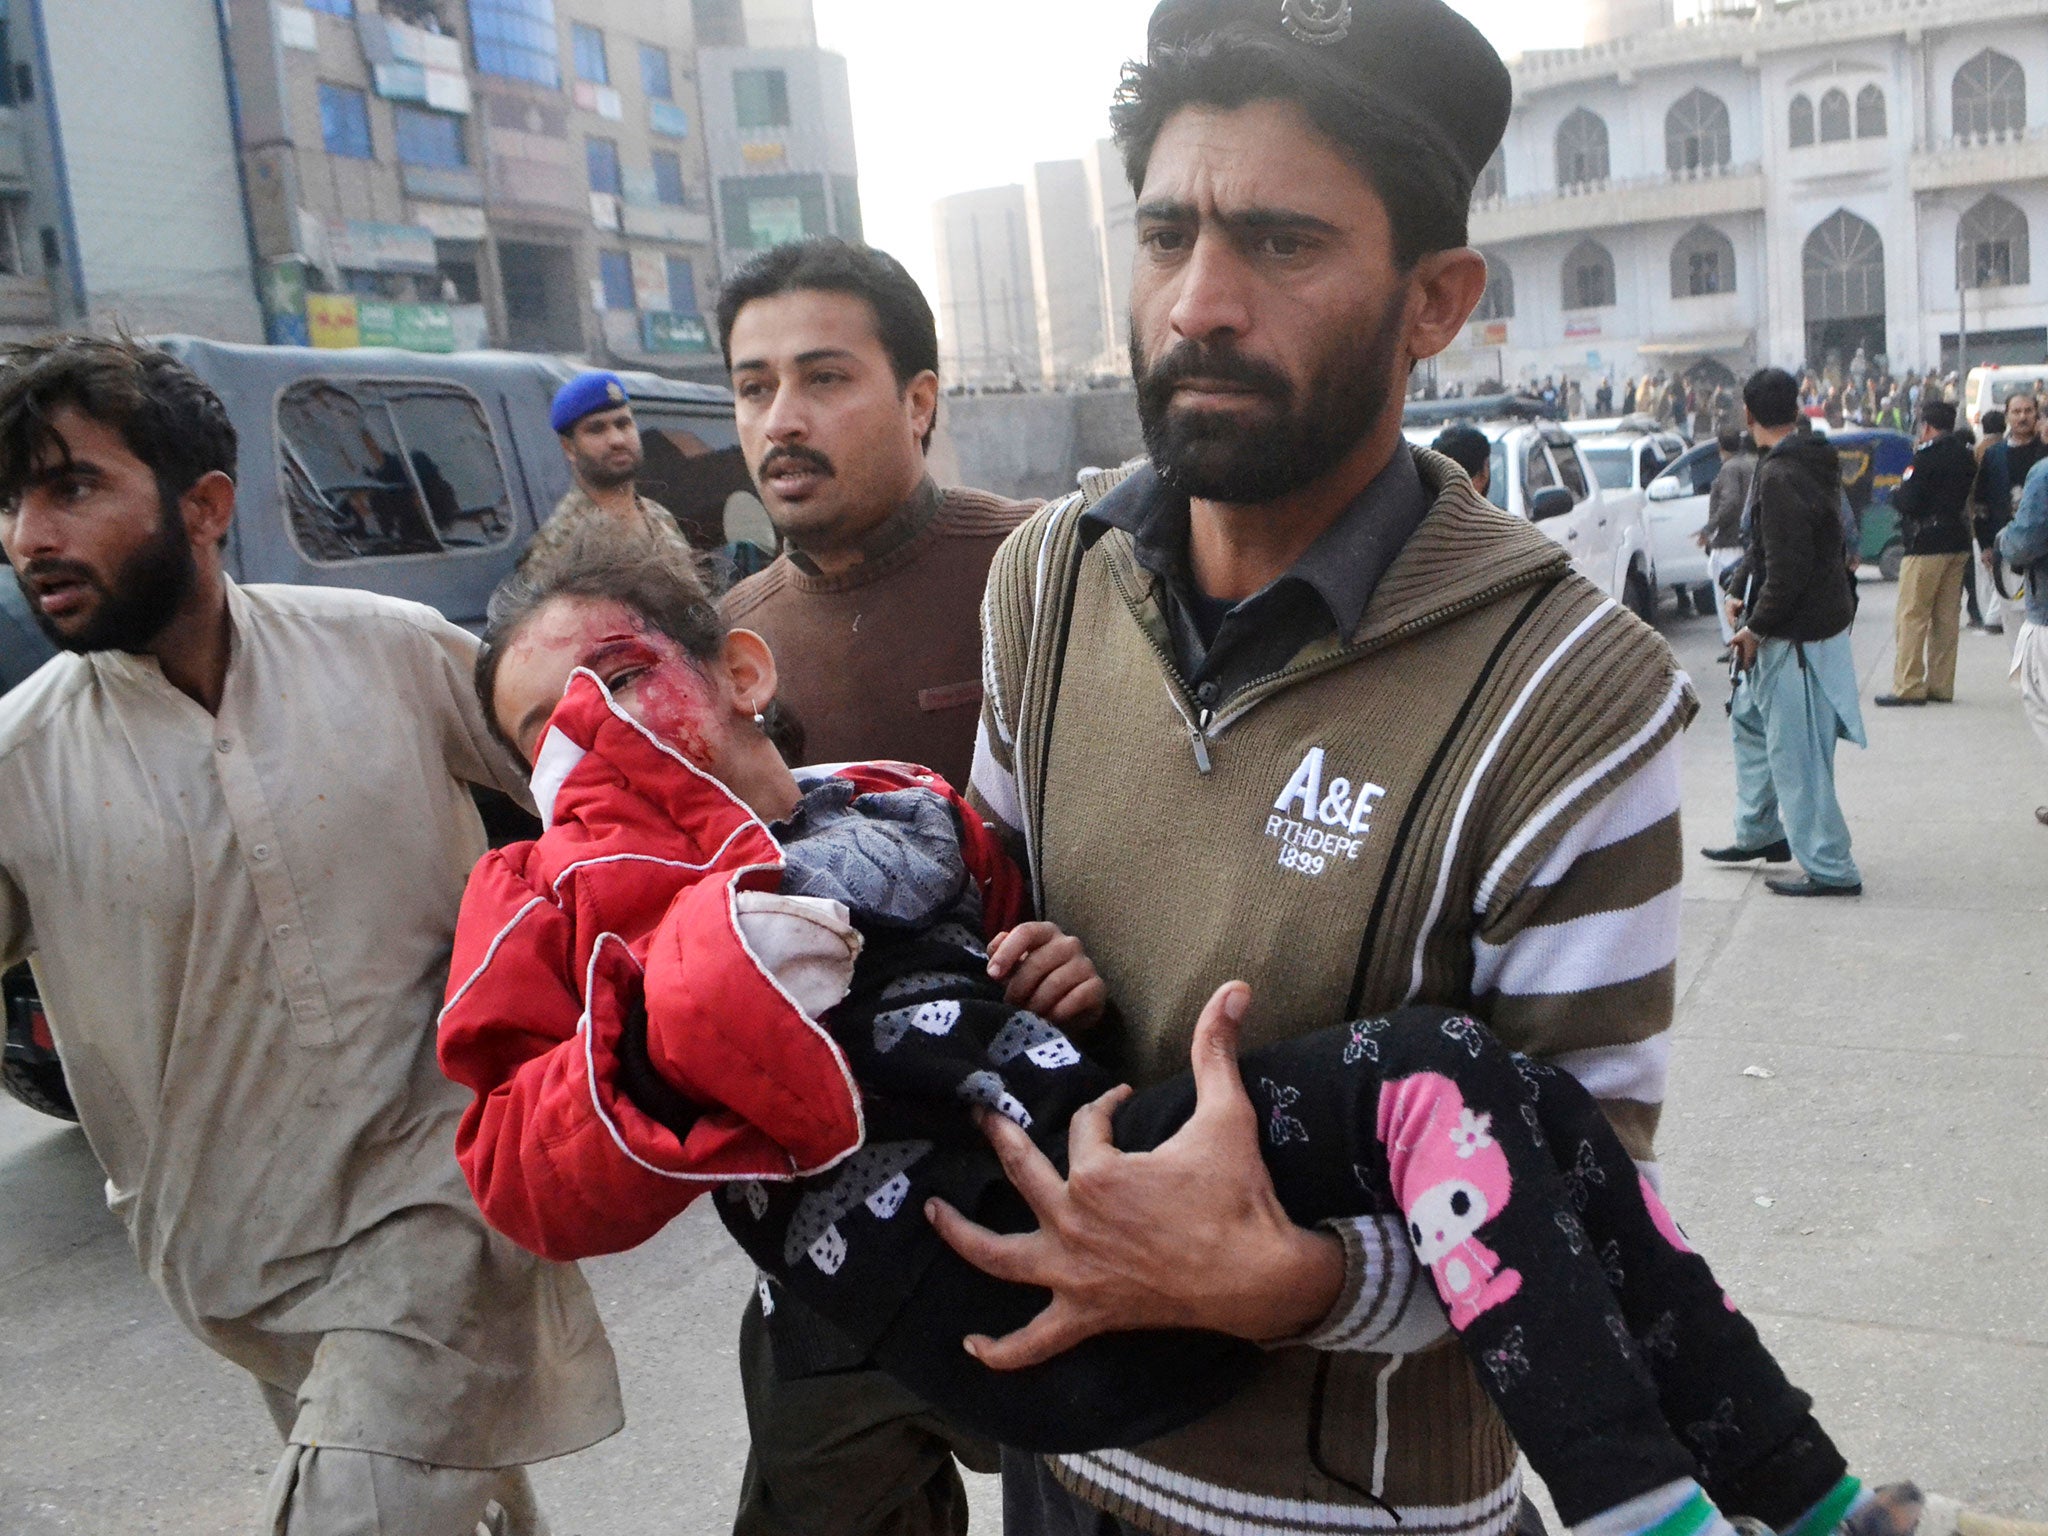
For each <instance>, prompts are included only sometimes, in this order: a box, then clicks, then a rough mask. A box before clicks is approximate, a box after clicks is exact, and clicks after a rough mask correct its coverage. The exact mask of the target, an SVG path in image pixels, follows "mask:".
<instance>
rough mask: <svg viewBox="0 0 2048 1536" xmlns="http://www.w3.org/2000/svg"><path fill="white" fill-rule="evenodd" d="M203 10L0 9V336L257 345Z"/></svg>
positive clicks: (220, 67) (233, 168)
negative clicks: (140, 336)
mask: <svg viewBox="0 0 2048 1536" xmlns="http://www.w3.org/2000/svg"><path fill="white" fill-rule="evenodd" d="M229 101H230V98H229V94H228V89H227V66H226V61H225V57H224V54H223V49H222V33H221V28H220V24H219V20H218V17H217V14H216V12H215V8H214V0H151V3H150V4H148V5H143V6H123V7H121V15H120V20H119V24H118V25H114V24H112V23H111V22H110V19H109V18H108V17H107V16H106V15H104V14H101V8H100V7H97V6H90V5H83V4H79V3H76V0H14V3H13V4H12V5H5V4H0V337H4V338H6V339H10V340H17V339H25V338H27V337H31V336H37V335H41V334H44V333H46V332H48V331H50V330H51V329H53V328H55V327H58V326H64V327H80V326H94V327H98V328H101V329H105V328H110V327H112V326H114V325H117V324H118V325H124V326H126V327H128V328H129V329H130V330H133V331H137V332H152V331H154V332H162V331H198V332H202V333H204V334H207V335H212V336H219V337H223V338H225V339H228V340H234V341H257V340H260V339H261V338H262V335H263V322H262V316H261V314H260V313H259V311H258V308H257V303H256V279H255V272H254V264H253V259H252V253H251V244H250V236H249V224H248V220H247V219H246V217H245V215H244V211H243V198H242V192H241V183H240V177H239V170H238V166H237V163H236V153H235V134H234V129H233V124H232V120H231V112H230V105H229Z"/></svg>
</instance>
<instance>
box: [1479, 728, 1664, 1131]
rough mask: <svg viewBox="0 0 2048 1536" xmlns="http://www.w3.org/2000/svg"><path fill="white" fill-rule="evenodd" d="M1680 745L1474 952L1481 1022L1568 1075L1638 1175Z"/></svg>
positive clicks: (1660, 1082)
mask: <svg viewBox="0 0 2048 1536" xmlns="http://www.w3.org/2000/svg"><path fill="white" fill-rule="evenodd" d="M1679 753H1680V746H1679V742H1678V741H1677V740H1676V739H1673V740H1672V741H1670V742H1667V743H1666V744H1665V745H1664V746H1663V747H1662V748H1661V749H1660V750H1659V751H1658V752H1657V753H1656V754H1655V755H1654V756H1652V757H1651V758H1649V760H1648V761H1646V762H1645V763H1644V764H1643V765H1642V767H1640V768H1638V769H1637V770H1636V771H1635V772H1634V773H1632V774H1630V775H1629V777H1627V778H1626V779H1624V780H1622V782H1621V783H1620V784H1618V785H1616V786H1615V787H1614V788H1613V789H1612V790H1610V791H1609V792H1608V793H1607V794H1606V796H1605V797H1604V798H1603V799H1601V800H1600V801H1599V802H1597V803H1596V804H1594V805H1593V806H1592V807H1591V808H1589V809H1588V810H1586V811H1585V812H1584V813H1583V814H1582V815H1580V816H1579V817H1578V819H1577V820H1576V821H1575V822H1574V823H1573V824H1572V825H1571V827H1570V830H1569V831H1567V832H1566V833H1565V834H1564V835H1563V836H1562V837H1561V838H1559V839H1558V840H1557V842H1556V844H1555V846H1553V847H1552V848H1551V849H1550V851H1549V853H1548V854H1547V855H1546V856H1545V857H1544V859H1543V861H1542V863H1540V864H1539V865H1538V866H1537V867H1536V869H1535V871H1534V872H1533V873H1532V874H1531V875H1530V876H1529V877H1528V878H1527V880H1526V881H1525V882H1524V883H1523V885H1522V886H1521V888H1520V889H1518V890H1515V891H1513V892H1512V893H1507V892H1493V893H1491V894H1492V896H1493V900H1492V901H1491V903H1490V904H1489V910H1490V912H1491V913H1492V916H1491V917H1490V919H1489V920H1487V921H1485V922H1484V923H1483V924H1482V925H1481V926H1480V927H1479V928H1478V930H1477V931H1476V932H1475V934H1474V937H1473V943H1472V951H1473V954H1472V994H1473V999H1474V1004H1475V1007H1476V1010H1477V1011H1478V1013H1479V1015H1480V1017H1482V1018H1484V1019H1486V1020H1487V1021H1488V1023H1489V1024H1490V1025H1491V1026H1492V1028H1493V1030H1494V1032H1495V1033H1496V1034H1498V1035H1500V1037H1501V1038H1502V1039H1503V1040H1505V1041H1507V1042H1509V1043H1510V1044H1511V1045H1512V1046H1513V1047H1514V1048H1515V1049H1517V1050H1521V1051H1526V1052H1528V1053H1530V1054H1531V1055H1537V1056H1541V1057H1543V1058H1544V1059H1545V1060H1547V1061H1549V1062H1551V1063H1552V1064H1554V1065H1556V1066H1560V1067H1563V1068H1564V1069H1566V1070H1567V1071H1569V1072H1570V1073H1571V1074H1572V1075H1573V1076H1574V1077H1576V1078H1578V1079H1579V1081H1580V1082H1582V1083H1583V1084H1585V1086H1586V1088H1587V1090H1588V1091H1589V1092H1590V1093H1592V1095H1593V1096H1594V1098H1596V1099H1598V1100H1599V1101H1600V1104H1601V1107H1602V1108H1603V1109H1604V1110H1606V1112H1607V1115H1608V1118H1609V1119H1610V1120H1611V1121H1613V1123H1614V1128H1615V1130H1616V1132H1617V1133H1618V1134H1619V1135H1620V1137H1621V1139H1622V1142H1623V1144H1624V1145H1625V1146H1627V1147H1628V1149H1629V1152H1630V1153H1631V1154H1632V1155H1633V1156H1634V1157H1635V1158H1636V1160H1637V1161H1638V1162H1641V1163H1649V1162H1651V1161H1652V1159H1653V1156H1654V1154H1653V1152H1652V1147H1653V1144H1654V1140H1655V1136H1656V1129H1657V1117H1658V1114H1659V1111H1660V1110H1661V1109H1662V1107H1663V1102H1664V1080H1665V1074H1666V1069H1667V1066H1668V1063H1669V1058H1670V1041H1669V1037H1668V1035H1667V1033H1666V1032H1667V1031H1668V1030H1669V1029H1670V1027H1671V1019H1672V1012H1673V1008H1674V1006H1675V1004H1676V1000H1677V969H1678V927H1679V910H1680V901H1681V895H1680V879H1681V876H1682V874H1683V856H1684V855H1683V848H1682V845H1681V842H1680V837H1679V804H1680V774H1679V768H1680V757H1679Z"/></svg>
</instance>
